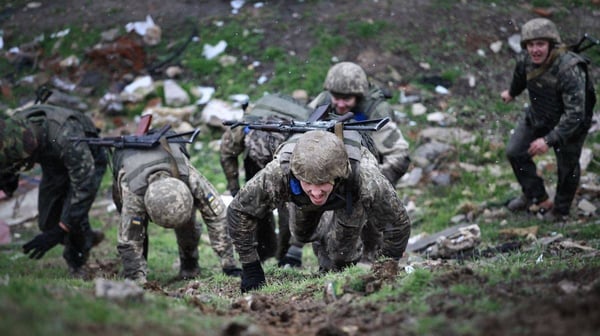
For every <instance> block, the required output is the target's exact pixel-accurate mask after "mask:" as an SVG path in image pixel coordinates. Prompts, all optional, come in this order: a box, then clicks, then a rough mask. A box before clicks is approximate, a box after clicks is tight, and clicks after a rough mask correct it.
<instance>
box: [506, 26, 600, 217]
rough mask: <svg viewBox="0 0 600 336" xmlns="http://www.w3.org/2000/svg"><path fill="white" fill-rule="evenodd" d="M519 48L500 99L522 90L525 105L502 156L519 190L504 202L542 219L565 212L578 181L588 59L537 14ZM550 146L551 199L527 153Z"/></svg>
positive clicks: (591, 98) (588, 94)
mask: <svg viewBox="0 0 600 336" xmlns="http://www.w3.org/2000/svg"><path fill="white" fill-rule="evenodd" d="M521 33H522V39H521V45H522V47H523V49H524V52H523V53H521V54H519V55H518V56H517V62H516V66H515V69H514V73H513V78H512V83H511V85H510V89H509V90H505V91H503V92H502V93H501V98H502V99H503V101H504V102H510V101H512V100H513V99H514V97H516V96H518V95H519V94H521V93H522V92H523V91H524V90H525V89H527V90H528V93H529V98H530V101H531V105H530V106H529V107H528V108H527V109H526V111H525V114H524V115H523V117H522V118H521V119H520V120H519V122H518V125H517V127H516V129H515V131H514V133H513V135H512V136H511V138H510V140H509V142H508V145H507V148H506V155H507V157H508V160H509V161H510V164H511V165H512V168H513V172H514V174H515V176H516V177H517V181H518V182H519V184H520V185H521V189H522V191H523V194H522V195H521V196H520V197H518V198H516V199H514V200H512V201H511V202H509V203H508V207H509V209H511V210H512V211H518V210H525V209H530V210H532V211H539V212H540V213H542V214H543V216H544V217H546V219H549V220H559V219H563V218H565V217H566V216H568V214H569V209H570V206H571V203H572V201H573V199H574V197H575V192H576V191H577V187H578V184H579V179H580V166H579V156H580V155H581V149H582V147H583V144H584V140H585V138H586V135H587V132H588V129H589V128H590V125H591V119H592V114H593V106H594V104H595V99H596V97H595V92H594V88H593V85H592V83H593V82H592V80H591V78H590V75H589V73H588V71H587V64H588V62H587V61H586V60H585V59H584V58H583V57H581V56H580V55H578V54H576V53H573V52H571V51H568V50H567V48H566V47H565V46H564V45H563V44H562V43H561V39H560V35H559V33H558V30H557V29H556V26H555V24H554V23H553V22H552V21H550V20H548V19H543V18H538V19H533V20H530V21H528V22H527V23H525V24H524V25H523V27H522V31H521ZM550 148H553V149H554V153H555V154H556V161H557V167H558V180H557V187H556V196H555V197H554V202H553V201H552V200H550V199H549V197H548V194H547V192H546V189H545V187H544V180H543V179H542V177H540V176H539V175H538V174H537V170H536V165H535V163H534V161H533V157H534V156H536V155H541V154H544V153H546V152H547V151H548V150H549V149H550Z"/></svg>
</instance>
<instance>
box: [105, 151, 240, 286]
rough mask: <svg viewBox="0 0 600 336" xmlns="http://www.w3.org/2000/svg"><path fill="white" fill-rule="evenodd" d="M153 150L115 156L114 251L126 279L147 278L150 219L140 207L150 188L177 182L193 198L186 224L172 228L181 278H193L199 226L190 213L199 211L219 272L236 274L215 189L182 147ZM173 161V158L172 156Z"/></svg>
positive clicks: (222, 210) (117, 152)
mask: <svg viewBox="0 0 600 336" xmlns="http://www.w3.org/2000/svg"><path fill="white" fill-rule="evenodd" d="M169 148H170V153H171V154H169V152H167V151H166V150H165V149H164V147H162V146H159V147H156V148H154V149H148V150H146V149H144V150H138V149H118V150H116V151H115V153H114V156H113V166H114V172H113V178H114V180H113V200H114V201H115V204H116V205H117V209H118V210H119V212H120V214H121V221H120V224H119V233H118V246H117V249H118V251H119V254H120V256H121V259H122V261H123V273H124V274H123V275H124V276H125V277H126V278H130V279H135V280H139V281H142V282H143V281H145V278H146V275H147V272H148V270H147V257H148V232H147V226H148V221H149V219H150V217H149V215H148V212H149V211H150V210H148V209H146V204H145V202H144V196H145V194H146V190H147V189H148V185H149V184H150V183H152V182H154V181H157V180H160V179H162V178H166V177H171V176H175V177H177V176H178V178H179V179H180V180H181V181H183V182H184V183H185V185H187V187H189V191H191V195H192V196H193V204H194V208H193V209H192V215H191V217H190V219H189V220H187V221H186V222H185V224H183V225H181V226H178V227H175V228H174V230H175V235H176V237H177V244H178V246H179V257H180V261H181V272H180V275H182V274H186V273H188V274H189V273H191V274H192V275H193V273H195V272H196V269H197V268H198V243H199V241H200V233H201V226H200V224H198V223H197V222H196V219H195V216H194V215H193V212H195V209H198V210H200V214H201V216H202V219H203V220H204V222H205V223H206V225H207V227H208V235H209V238H210V242H211V246H212V248H213V250H214V251H215V253H216V254H217V255H218V256H219V258H220V259H221V266H222V267H223V269H224V270H225V269H228V268H235V267H236V261H235V259H234V256H233V246H232V244H231V238H230V237H229V234H228V232H227V226H226V221H225V204H224V203H223V201H222V199H221V197H220V195H219V193H218V192H217V191H216V189H215V188H214V186H213V185H212V184H211V183H210V182H209V181H208V180H207V179H206V178H205V177H204V176H202V175H201V174H200V173H199V172H198V171H197V169H196V168H194V167H193V166H192V164H191V162H190V161H189V159H188V157H187V152H185V148H184V147H183V146H182V145H180V144H174V143H173V144H169ZM171 155H172V156H171Z"/></svg>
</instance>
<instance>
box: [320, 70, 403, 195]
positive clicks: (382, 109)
mask: <svg viewBox="0 0 600 336" xmlns="http://www.w3.org/2000/svg"><path fill="white" fill-rule="evenodd" d="M323 88H324V89H325V90H326V91H324V92H321V93H320V94H319V95H318V96H317V97H316V98H315V99H314V100H313V101H312V102H310V103H309V107H311V108H313V109H316V111H320V112H319V113H318V114H319V115H317V117H319V118H320V119H338V118H339V117H340V116H343V115H344V114H346V113H348V112H353V113H354V119H355V120H359V121H360V120H366V119H380V118H386V117H387V118H390V122H388V123H387V124H386V125H385V126H384V127H383V128H382V129H381V130H379V131H378V132H376V133H374V134H373V135H372V137H373V141H374V143H375V148H376V149H377V151H378V152H379V156H380V160H379V161H380V162H379V163H380V167H381V171H382V172H383V175H385V177H387V179H388V180H389V181H390V182H391V183H392V185H396V183H397V182H398V180H399V179H400V178H401V177H402V176H403V175H404V174H405V173H406V171H407V170H408V167H409V165H410V156H409V153H408V142H407V141H406V140H405V139H404V136H403V135H402V132H401V131H400V129H399V128H398V125H397V124H396V117H395V114H394V111H393V109H392V107H391V106H390V104H389V103H388V102H387V101H386V96H385V94H384V93H383V91H382V90H381V89H380V88H378V87H376V86H374V85H372V84H371V83H369V81H368V79H367V74H366V73H365V71H364V70H363V68H361V67H360V66H359V65H358V64H356V63H352V62H341V63H338V64H336V65H334V66H332V67H331V68H330V69H329V71H328V72H327V76H326V77H325V82H324V83H323Z"/></svg>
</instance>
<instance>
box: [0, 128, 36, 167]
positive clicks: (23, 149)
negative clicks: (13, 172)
mask: <svg viewBox="0 0 600 336" xmlns="http://www.w3.org/2000/svg"><path fill="white" fill-rule="evenodd" d="M37 146H38V143H37V139H36V137H35V134H34V133H33V130H32V129H31V128H30V127H29V126H28V125H27V122H26V121H25V120H22V119H12V118H7V119H0V168H2V167H7V166H9V165H14V164H16V163H18V162H20V161H23V160H26V159H28V158H29V157H31V155H32V154H33V152H34V151H35V150H36V148H37Z"/></svg>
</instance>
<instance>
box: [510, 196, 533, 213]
mask: <svg viewBox="0 0 600 336" xmlns="http://www.w3.org/2000/svg"><path fill="white" fill-rule="evenodd" d="M530 205H531V201H530V200H529V199H528V198H527V197H525V195H523V194H521V196H519V197H517V198H513V199H512V200H510V201H509V202H508V203H507V204H506V207H507V208H508V210H510V211H512V212H517V211H523V210H526V209H527V208H528V207H529V206H530Z"/></svg>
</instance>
